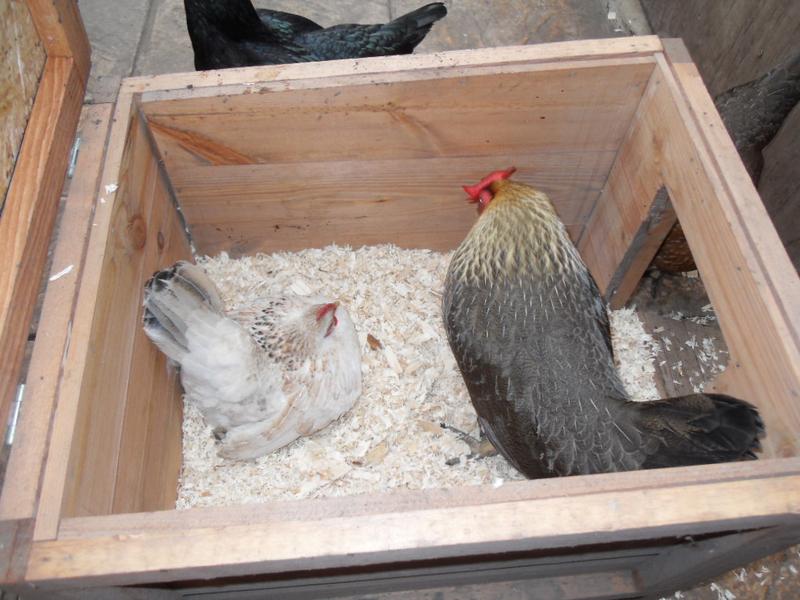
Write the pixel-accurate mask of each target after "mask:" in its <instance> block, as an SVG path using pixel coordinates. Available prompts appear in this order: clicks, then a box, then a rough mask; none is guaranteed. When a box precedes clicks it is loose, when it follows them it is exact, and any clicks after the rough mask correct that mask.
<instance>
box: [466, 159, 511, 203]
mask: <svg viewBox="0 0 800 600" xmlns="http://www.w3.org/2000/svg"><path fill="white" fill-rule="evenodd" d="M516 170H517V167H508V168H507V169H506V170H505V171H492V172H491V173H489V174H488V175H487V176H486V177H484V178H483V179H481V180H480V181H479V182H478V183H476V184H475V185H465V186H464V191H465V192H467V195H468V196H469V201H470V202H477V201H478V200H479V199H480V198H481V195H482V194H488V193H489V192H488V190H487V189H486V188H488V187H489V186H490V185H492V184H493V183H494V182H495V181H500V180H501V179H508V178H509V177H511V175H513V174H514V172H515V171H516Z"/></svg>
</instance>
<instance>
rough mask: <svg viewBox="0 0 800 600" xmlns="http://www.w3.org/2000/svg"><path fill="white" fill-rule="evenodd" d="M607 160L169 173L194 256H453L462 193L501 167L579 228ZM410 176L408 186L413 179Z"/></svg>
mask: <svg viewBox="0 0 800 600" xmlns="http://www.w3.org/2000/svg"><path fill="white" fill-rule="evenodd" d="M613 158H614V152H613V151H606V152H603V153H598V154H597V155H596V156H594V157H593V159H592V160H589V159H588V158H587V157H586V156H585V154H583V153H581V152H569V153H567V152H564V153H558V152H553V153H549V152H543V153H539V154H525V155H519V154H518V155H507V156H490V157H465V158H437V159H408V160H374V161H370V162H369V163H368V164H365V163H364V162H363V161H328V162H319V163H311V162H307V163H292V164H280V165H233V166H218V167H193V168H184V169H177V170H174V171H172V172H171V173H170V175H171V178H172V181H173V183H174V185H175V190H176V193H177V195H178V197H179V198H180V202H181V207H182V210H183V213H184V215H185V216H186V219H187V221H188V222H189V223H191V229H192V239H193V241H194V243H195V246H196V247H197V250H198V252H200V253H203V254H209V255H214V254H216V253H218V252H220V251H222V250H225V251H227V252H229V253H231V254H232V255H234V256H238V255H242V254H254V253H256V252H273V251H278V250H299V249H302V248H308V247H314V246H317V247H321V246H324V245H327V244H329V243H338V244H350V245H352V246H360V245H362V244H376V243H394V244H398V245H400V246H403V247H426V248H433V249H438V250H451V249H452V248H454V247H455V246H457V245H458V244H459V243H460V241H461V240H462V239H463V237H464V234H465V233H466V232H467V231H468V230H469V228H470V227H471V226H472V223H473V222H474V221H475V209H474V206H472V205H469V204H467V203H465V202H463V200H464V198H465V196H464V193H463V191H462V189H461V186H462V185H463V184H465V183H469V182H471V181H477V180H479V179H480V178H481V177H483V175H485V174H486V173H487V172H490V171H492V170H494V169H497V168H499V167H501V166H502V165H506V166H508V165H511V164H514V165H516V167H517V169H518V173H519V174H520V177H521V179H522V180H523V181H527V182H529V183H530V184H531V185H535V186H536V187H537V188H539V189H542V190H544V191H545V192H547V193H548V194H549V195H550V197H551V198H552V199H553V202H554V203H555V204H556V206H557V208H558V211H559V214H560V215H561V217H562V219H563V220H564V221H565V223H566V224H567V226H568V227H569V228H571V229H579V228H581V227H582V223H583V222H584V221H585V214H584V213H586V212H588V211H589V209H590V204H591V202H592V201H593V200H594V199H595V198H596V197H597V195H598V194H599V192H600V187H601V185H602V182H603V180H604V179H605V175H604V174H605V173H606V172H607V171H608V169H609V168H610V165H611V161H612V160H613ZM411 173H413V174H414V175H413V177H412V176H410V175H409V174H411Z"/></svg>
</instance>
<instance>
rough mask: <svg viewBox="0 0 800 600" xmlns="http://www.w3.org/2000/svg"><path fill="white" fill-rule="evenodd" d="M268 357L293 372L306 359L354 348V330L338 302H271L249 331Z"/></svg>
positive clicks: (288, 298)
mask: <svg viewBox="0 0 800 600" xmlns="http://www.w3.org/2000/svg"><path fill="white" fill-rule="evenodd" d="M250 333H251V335H252V336H253V338H254V339H255V340H256V342H257V343H258V344H259V345H260V346H261V347H262V348H263V349H264V350H265V351H266V352H267V353H268V355H269V356H270V358H274V359H276V360H279V361H281V362H283V363H284V364H285V365H286V366H287V367H288V368H290V369H292V368H294V367H296V366H300V364H301V363H303V362H304V361H305V360H306V359H307V358H312V357H314V356H321V355H326V354H331V353H340V352H342V351H343V349H345V348H351V347H352V346H353V345H354V344H355V345H356V346H357V337H356V333H355V327H354V325H353V322H352V321H351V319H350V316H349V315H348V313H347V310H346V309H344V307H342V306H341V305H340V304H339V302H333V301H330V300H327V299H325V298H321V297H318V296H286V297H283V298H279V299H273V300H271V301H270V302H269V304H268V305H267V306H266V307H265V308H264V309H263V310H262V311H261V313H260V314H259V315H258V316H257V317H256V319H255V320H254V322H253V325H252V327H251V329H250Z"/></svg>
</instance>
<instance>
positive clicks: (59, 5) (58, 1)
mask: <svg viewBox="0 0 800 600" xmlns="http://www.w3.org/2000/svg"><path fill="white" fill-rule="evenodd" d="M25 2H26V3H27V5H28V7H29V8H30V10H31V16H32V17H33V21H34V23H35V24H36V29H37V31H38V32H39V38H41V40H42V43H43V44H44V47H45V50H46V51H47V56H48V57H49V58H68V59H71V60H73V61H74V64H75V68H76V69H77V71H78V75H79V79H80V82H81V84H80V88H81V90H84V89H85V88H86V80H87V79H88V78H89V69H90V67H91V64H90V62H91V52H92V51H91V47H90V45H89V38H88V37H87V35H86V30H85V29H84V27H83V21H82V20H81V14H80V10H79V9H78V3H77V2H76V1H75V0H25ZM81 93H82V92H81Z"/></svg>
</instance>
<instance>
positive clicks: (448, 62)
mask: <svg viewBox="0 0 800 600" xmlns="http://www.w3.org/2000/svg"><path fill="white" fill-rule="evenodd" d="M661 50H662V46H661V42H660V40H659V39H658V37H657V36H652V35H651V36H636V37H623V38H610V39H603V40H577V41H571V42H554V43H549V44H535V45H530V46H508V47H503V48H482V49H473V50H454V51H450V52H437V53H435V54H410V55H405V56H391V57H373V58H364V59H348V60H332V61H325V62H318V63H296V64H288V65H267V66H262V67H247V68H240V69H222V70H218V71H203V72H199V73H175V74H169V75H156V76H150V77H130V78H128V79H125V80H124V81H123V83H122V87H121V91H122V92H125V93H141V94H142V97H141V99H142V101H143V102H149V101H153V100H166V99H177V98H187V97H197V96H199V95H200V93H201V92H202V93H204V94H205V95H212V96H220V95H230V94H233V93H237V90H239V91H244V90H250V93H252V92H253V91H257V90H258V89H259V86H260V84H262V83H267V82H276V83H277V82H284V84H285V86H286V87H285V89H290V88H291V86H292V84H293V82H299V81H302V80H314V79H328V78H339V77H350V76H358V77H363V76H369V75H373V76H380V78H381V81H385V80H387V79H391V78H392V76H393V75H403V74H405V76H406V77H407V78H420V77H430V71H438V72H440V73H444V72H446V71H447V70H452V69H462V68H463V69H467V70H472V69H475V68H479V69H482V68H486V67H489V68H492V69H494V70H495V71H498V70H499V71H501V72H502V71H505V70H507V69H513V68H515V67H517V66H519V65H528V64H532V63H547V62H568V61H573V60H602V59H607V58H612V59H621V58H646V59H650V58H652V56H653V53H654V52H659V51H661Z"/></svg>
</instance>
